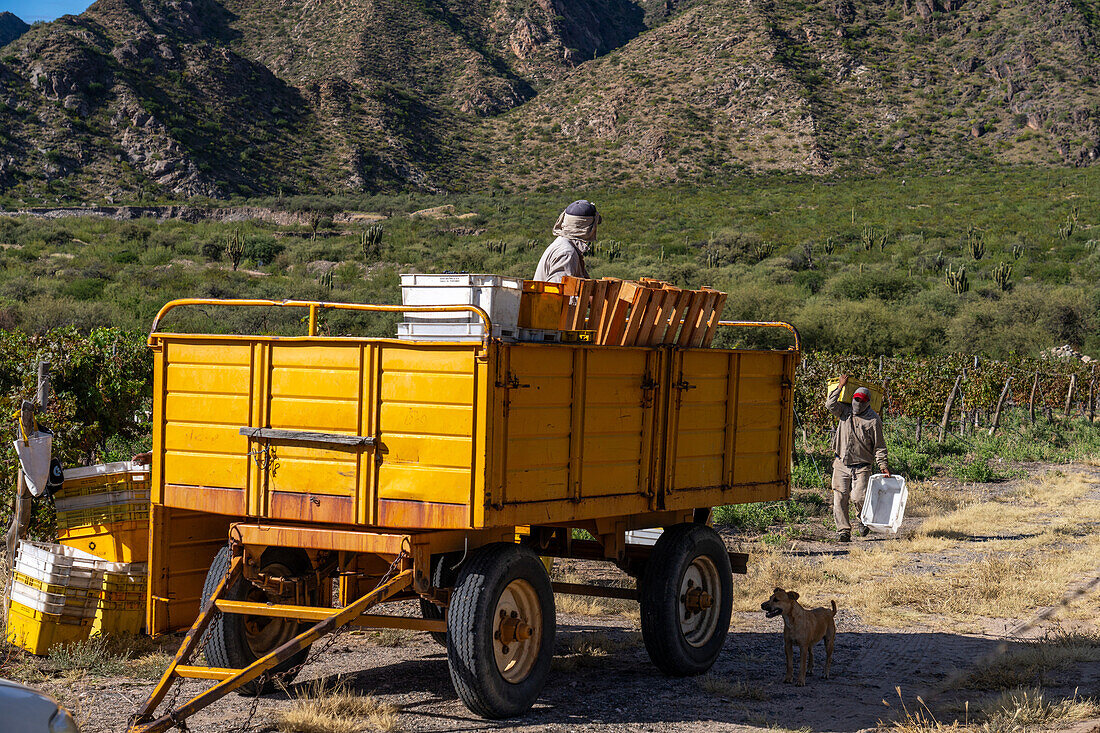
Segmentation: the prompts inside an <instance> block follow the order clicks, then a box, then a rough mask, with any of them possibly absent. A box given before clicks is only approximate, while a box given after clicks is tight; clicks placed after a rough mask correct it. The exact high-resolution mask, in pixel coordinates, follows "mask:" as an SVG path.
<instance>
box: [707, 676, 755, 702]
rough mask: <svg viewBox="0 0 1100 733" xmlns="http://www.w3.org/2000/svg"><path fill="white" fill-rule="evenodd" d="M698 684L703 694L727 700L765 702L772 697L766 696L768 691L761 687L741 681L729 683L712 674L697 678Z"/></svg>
mask: <svg viewBox="0 0 1100 733" xmlns="http://www.w3.org/2000/svg"><path fill="white" fill-rule="evenodd" d="M698 684H699V687H701V688H702V689H703V690H704V691H705V692H709V693H710V694H712V695H715V696H717V697H721V698H725V699H727V700H756V701H759V702H766V701H767V700H771V697H772V696H771V695H770V694H768V691H767V690H766V689H765V688H764V686H763V685H750V684H748V683H746V682H742V681H741V680H737V681H736V682H731V681H730V680H727V679H723V678H721V677H717V676H715V675H712V674H706V675H703V676H702V677H699V678H698Z"/></svg>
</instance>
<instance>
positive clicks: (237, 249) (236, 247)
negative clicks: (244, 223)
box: [225, 229, 244, 270]
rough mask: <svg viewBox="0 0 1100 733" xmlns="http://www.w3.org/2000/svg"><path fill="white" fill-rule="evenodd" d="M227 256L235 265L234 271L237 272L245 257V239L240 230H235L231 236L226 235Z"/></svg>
mask: <svg viewBox="0 0 1100 733" xmlns="http://www.w3.org/2000/svg"><path fill="white" fill-rule="evenodd" d="M225 254H226V256H227V257H229V261H230V262H232V263H233V269H234V270H236V269H237V267H238V266H240V264H241V258H242V257H244V238H243V237H241V230H240V229H234V230H233V231H232V232H231V233H230V234H227V235H225Z"/></svg>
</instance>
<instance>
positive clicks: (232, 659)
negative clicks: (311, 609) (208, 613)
mask: <svg viewBox="0 0 1100 733" xmlns="http://www.w3.org/2000/svg"><path fill="white" fill-rule="evenodd" d="M230 559H231V556H230V551H229V547H228V546H226V547H223V548H222V549H220V550H219V551H218V554H217V555H216V556H215V557H214V561H213V562H212V563H210V571H209V572H208V573H207V574H206V582H205V583H204V584H203V588H202V603H203V605H204V606H205V605H206V602H207V600H209V599H210V597H211V596H212V595H213V594H214V591H215V590H216V589H217V587H218V583H220V582H221V579H222V578H223V577H225V575H226V573H228V572H229V563H230ZM310 569H311V565H310V562H309V557H308V556H307V555H306V553H305V552H304V551H303V550H298V549H289V548H283V547H271V548H268V549H267V550H265V551H264V554H263V557H262V558H261V560H260V570H261V572H263V573H268V574H271V575H280V574H282V575H284V576H293V575H303V574H305V573H308V572H309V571H310ZM223 598H225V599H227V600H231V601H258V602H261V603H269V602H270V603H287V602H289V603H293V602H294V599H292V598H291V599H285V598H280V597H279V596H278V595H275V594H272V593H268V592H266V591H263V590H261V589H260V588H257V587H256V586H254V585H253V584H252V583H250V582H249V581H248V580H246V579H245V578H243V577H241V578H238V579H237V581H236V582H235V583H234V584H233V585H232V586H230V587H229V588H228V589H227V590H226V592H225V594H224V596H223ZM310 604H311V605H317V595H316V593H315V594H314V596H313V597H311V598H310ZM309 626H310V624H307V623H301V622H298V621H296V620H294V619H281V618H271V617H266V616H244V615H241V614H233V613H230V614H224V613H221V612H220V611H215V612H214V617H213V619H211V621H210V625H209V626H207V629H206V634H205V637H204V639H203V644H204V646H203V653H204V655H205V656H206V662H207V664H209V665H210V666H211V667H228V668H230V669H244V668H245V667H247V666H249V665H250V664H252V663H253V662H255V661H256V660H257V659H259V658H260V657H262V656H264V655H265V654H267V653H269V652H271V651H273V650H274V649H276V648H277V647H279V646H281V645H282V644H285V643H286V642H287V641H290V639H292V638H294V637H295V636H297V635H298V634H299V633H300V632H301V631H304V630H305V629H306V628H308V627H309ZM308 654H309V647H306V648H305V649H303V650H301V651H300V652H298V653H297V654H295V655H294V656H292V657H290V658H289V659H287V660H286V661H285V662H283V663H281V664H279V665H278V666H276V667H274V668H273V669H272V670H271V671H270V672H269V673H267V674H266V675H265V676H263V677H260V678H258V679H257V680H253V681H252V682H249V683H248V684H246V685H243V686H242V687H240V688H239V689H238V690H237V692H238V693H240V694H241V695H258V694H260V693H262V692H269V691H271V690H273V689H274V687H275V681H276V680H280V681H282V682H283V683H288V682H290V681H291V680H292V679H294V677H295V675H297V674H298V668H299V667H300V666H301V664H302V663H303V662H304V661H305V659H306V656H307V655H308Z"/></svg>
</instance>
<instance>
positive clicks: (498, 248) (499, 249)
mask: <svg viewBox="0 0 1100 733" xmlns="http://www.w3.org/2000/svg"><path fill="white" fill-rule="evenodd" d="M485 248H486V249H488V250H489V251H490V252H495V253H497V254H500V255H502V254H504V253H506V252H507V251H508V243H507V242H505V241H504V240H503V239H490V240H489V241H488V242H486V243H485Z"/></svg>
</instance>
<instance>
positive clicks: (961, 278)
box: [947, 267, 970, 295]
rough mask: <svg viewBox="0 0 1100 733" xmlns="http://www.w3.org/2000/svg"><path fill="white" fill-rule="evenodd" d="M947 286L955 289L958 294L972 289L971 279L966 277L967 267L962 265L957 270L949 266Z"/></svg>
mask: <svg viewBox="0 0 1100 733" xmlns="http://www.w3.org/2000/svg"><path fill="white" fill-rule="evenodd" d="M947 287H949V288H951V289H952V290H953V291H955V294H956V295H962V294H963V293H965V292H968V291H969V290H970V281H969V280H967V279H966V268H965V267H960V268H959V269H958V270H957V271H956V270H952V269H951V268H950V267H948V268H947Z"/></svg>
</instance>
